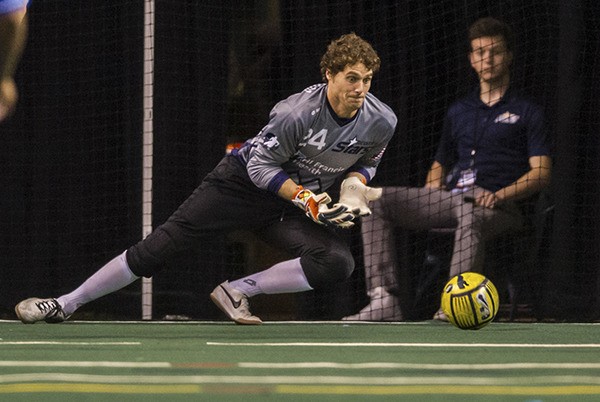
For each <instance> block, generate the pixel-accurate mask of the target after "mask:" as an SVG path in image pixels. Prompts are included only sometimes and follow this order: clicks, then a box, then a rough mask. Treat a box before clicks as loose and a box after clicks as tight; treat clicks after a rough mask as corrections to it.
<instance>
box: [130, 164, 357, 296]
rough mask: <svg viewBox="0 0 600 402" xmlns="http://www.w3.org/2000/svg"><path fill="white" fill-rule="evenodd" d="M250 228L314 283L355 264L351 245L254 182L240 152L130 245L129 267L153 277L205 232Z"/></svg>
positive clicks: (343, 272)
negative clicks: (291, 258) (297, 263)
mask: <svg viewBox="0 0 600 402" xmlns="http://www.w3.org/2000/svg"><path fill="white" fill-rule="evenodd" d="M236 229H245V230H249V231H251V232H254V233H256V235H257V236H258V237H259V238H261V239H262V240H265V241H266V242H268V243H270V244H271V245H274V246H276V247H279V248H281V249H282V250H284V251H286V252H287V253H288V254H290V255H292V256H294V257H301V259H300V262H301V264H302V268H303V270H304V273H305V275H306V277H307V279H308V282H309V284H310V285H311V287H313V288H315V289H317V288H319V287H322V286H325V285H327V284H330V283H335V282H337V281H341V280H343V279H345V278H347V277H348V276H350V274H351V273H352V271H353V270H354V259H353V257H352V254H351V252H350V249H349V247H348V245H347V244H346V243H345V242H344V241H343V240H342V239H341V238H340V237H339V236H338V235H337V234H336V233H335V231H334V230H332V229H330V228H329V227H326V226H323V225H319V224H317V223H315V222H313V221H312V220H311V219H310V218H308V217H306V216H305V215H304V213H303V212H302V211H301V210H300V209H299V208H297V207H295V206H294V205H293V204H292V203H291V202H288V201H285V200H283V199H281V198H280V197H278V196H277V195H275V194H272V193H270V192H268V191H266V190H262V189H260V188H258V187H256V186H255V185H254V183H252V181H251V180H250V178H249V177H248V174H247V172H246V169H245V167H244V166H243V165H242V164H241V163H240V161H238V159H237V158H236V157H235V156H226V157H225V158H223V160H221V162H220V163H219V164H218V165H217V167H216V168H215V169H214V170H213V171H212V172H211V173H209V174H208V175H207V176H206V178H205V179H204V180H203V181H202V183H201V184H200V185H199V186H198V187H197V188H196V190H194V192H193V193H192V195H191V196H190V197H189V198H188V199H187V200H186V201H184V202H183V204H181V206H180V207H179V208H178V209H177V211H175V213H173V215H171V217H170V218H169V219H168V220H167V222H165V223H164V224H162V225H161V226H159V227H157V228H156V229H155V230H154V231H153V232H152V233H151V234H150V235H148V236H147V237H146V239H144V240H142V241H140V242H139V243H137V244H136V245H134V246H132V247H130V248H129V249H128V250H127V262H128V264H129V267H130V269H131V270H132V271H133V273H135V274H136V275H139V276H146V277H150V276H152V275H153V274H154V273H155V272H157V271H158V270H159V269H160V268H162V267H163V266H164V265H165V263H166V262H167V261H169V259H170V258H172V257H174V256H175V255H177V254H179V253H182V252H185V251H187V250H189V249H190V248H191V247H193V246H195V245H196V243H197V242H198V241H200V238H201V235H206V234H210V233H217V232H229V231H232V230H236Z"/></svg>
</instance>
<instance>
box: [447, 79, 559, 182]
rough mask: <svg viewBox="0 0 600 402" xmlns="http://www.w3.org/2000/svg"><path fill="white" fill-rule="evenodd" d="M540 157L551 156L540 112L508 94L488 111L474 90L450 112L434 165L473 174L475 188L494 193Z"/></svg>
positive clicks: (488, 108)
mask: <svg viewBox="0 0 600 402" xmlns="http://www.w3.org/2000/svg"><path fill="white" fill-rule="evenodd" d="M541 155H548V156H549V155H550V146H549V143H548V139H547V126H546V122H545V118H544V112H543V109H542V108H541V107H540V106H539V105H537V104H535V103H533V102H531V101H529V100H527V99H526V98H523V97H520V96H518V95H517V94H516V93H515V92H514V91H512V90H509V91H507V92H506V94H504V97H503V98H502V99H501V100H500V101H499V102H498V103H496V104H495V105H493V106H487V105H486V104H485V103H483V102H482V101H481V99H480V98H479V88H477V90H475V91H473V93H471V94H470V95H469V96H466V97H465V98H463V99H460V100H458V101H457V102H455V103H453V104H452V105H451V106H450V107H449V108H448V112H447V114H446V118H445V120H444V129H443V132H442V137H441V140H440V144H439V146H438V150H437V152H436V155H435V160H436V161H438V162H439V163H440V164H441V165H442V166H444V167H445V168H446V170H447V171H452V170H454V171H455V172H456V171H460V170H465V169H468V168H472V169H476V171H477V177H476V180H475V184H476V185H477V186H480V187H483V188H485V189H486V190H489V191H497V190H499V189H501V188H503V187H506V186H508V185H509V184H512V183H514V182H515V181H516V180H517V179H518V178H519V177H521V176H523V175H524V174H525V173H527V171H528V170H529V169H530V166H529V158H530V157H531V156H541Z"/></svg>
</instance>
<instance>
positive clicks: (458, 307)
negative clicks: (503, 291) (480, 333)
mask: <svg viewBox="0 0 600 402" xmlns="http://www.w3.org/2000/svg"><path fill="white" fill-rule="evenodd" d="M499 306H500V302H499V299H498V291H497V290H496V287H495V286H494V284H493V283H492V282H491V281H490V280H489V279H488V278H486V277H485V276H483V275H481V274H478V273H476V272H463V273H462V274H458V275H456V276H455V277H453V278H452V279H450V280H449V281H448V283H446V286H445V287H444V291H443V292H442V310H443V311H444V314H446V317H448V320H449V321H450V322H451V323H452V324H454V325H455V326H456V327H458V328H460V329H479V328H483V327H484V326H486V325H487V324H489V323H490V322H492V321H493V320H494V318H495V317H496V314H498V308H499Z"/></svg>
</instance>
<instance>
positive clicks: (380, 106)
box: [235, 84, 397, 193]
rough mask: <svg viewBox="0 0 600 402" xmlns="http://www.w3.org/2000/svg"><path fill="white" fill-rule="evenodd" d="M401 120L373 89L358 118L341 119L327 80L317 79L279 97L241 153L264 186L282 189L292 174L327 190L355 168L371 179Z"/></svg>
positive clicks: (303, 182) (313, 188)
mask: <svg viewBox="0 0 600 402" xmlns="http://www.w3.org/2000/svg"><path fill="white" fill-rule="evenodd" d="M396 123H397V118H396V115H395V114H394V112H393V111H392V109H390V107H388V106H387V105H386V104H384V103H383V102H381V101H380V100H379V99H377V98H376V97H375V96H374V95H372V94H370V93H367V96H366V99H365V101H364V103H363V105H362V107H361V108H360V109H359V111H358V113H357V114H356V115H355V116H354V117H353V118H352V119H349V120H341V119H339V118H338V117H337V116H336V115H335V113H334V112H333V111H332V110H331V108H330V106H329V104H328V102H327V85H326V84H317V85H313V86H311V87H308V88H306V89H305V90H304V91H302V92H300V93H297V94H294V95H291V96H290V97H289V98H287V99H285V100H282V101H280V102H279V103H277V105H275V107H274V108H273V109H272V110H271V113H270V116H269V123H268V124H267V125H266V126H265V127H264V128H263V129H262V130H261V131H260V133H258V135H257V136H256V137H254V138H251V139H249V140H248V141H246V143H245V144H244V145H243V146H242V148H240V149H239V150H238V151H236V152H235V154H236V155H237V156H238V158H239V159H240V160H241V161H242V163H244V164H245V165H246V169H247V170H248V175H249V176H250V179H251V180H252V181H253V182H254V184H255V185H256V186H257V187H259V188H262V189H266V190H269V191H272V192H275V193H276V192H277V191H278V190H279V189H280V188H281V185H282V184H283V183H284V182H285V181H286V180H287V179H288V178H291V179H292V180H294V181H295V182H296V183H298V184H301V185H303V186H304V187H305V188H308V189H310V190H311V191H314V192H321V191H326V190H327V189H328V188H329V187H331V185H332V184H333V183H334V182H335V180H336V179H337V178H338V177H339V176H340V175H343V174H345V173H346V172H350V171H356V172H359V173H362V174H363V175H364V176H365V177H366V178H367V180H371V179H372V178H373V176H374V175H375V172H376V170H377V166H378V165H379V162H380V160H381V157H382V156H383V153H384V151H385V148H386V146H387V143H388V142H389V141H390V139H391V138H392V135H393V134H394V130H395V128H396Z"/></svg>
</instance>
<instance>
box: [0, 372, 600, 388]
mask: <svg viewBox="0 0 600 402" xmlns="http://www.w3.org/2000/svg"><path fill="white" fill-rule="evenodd" d="M32 381H50V382H75V383H103V384H252V385H257V384H311V385H314V384H328V385H331V384H337V385H432V384H435V385H442V384H444V385H479V386H485V385H505V386H515V385H533V384H543V385H550V384H551V385H556V384H588V385H600V377H594V376H565V375H560V376H537V377H522V376H520V377H504V378H498V377H440V376H433V377H413V376H411V377H371V376H367V377H355V376H218V375H198V376H147V375H139V376H138V375H97V374H70V373H25V374H23V373H20V374H5V375H0V383H2V384H7V383H21V382H32Z"/></svg>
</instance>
